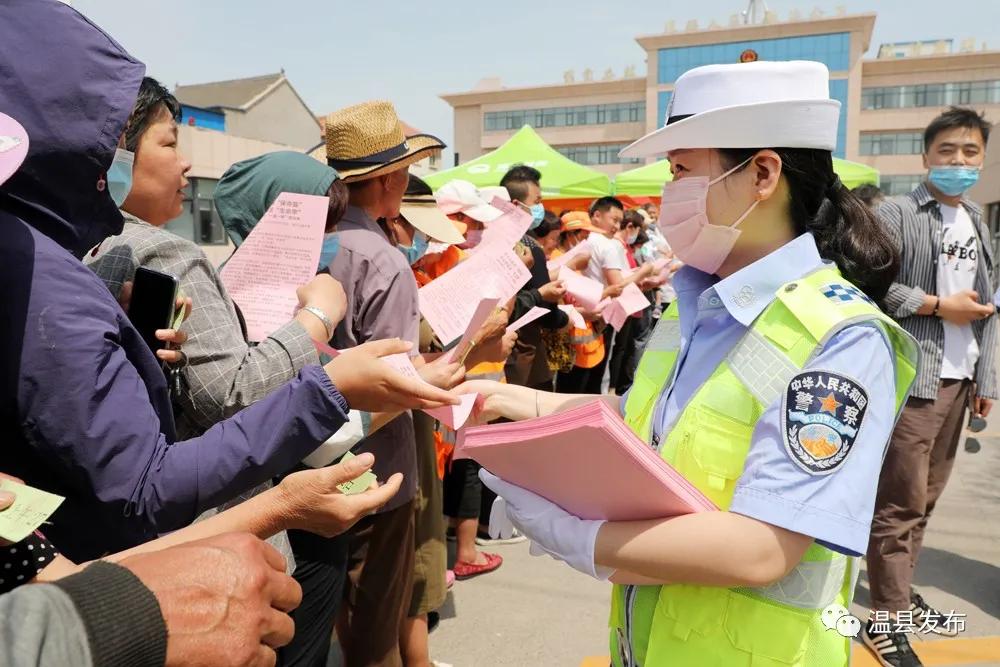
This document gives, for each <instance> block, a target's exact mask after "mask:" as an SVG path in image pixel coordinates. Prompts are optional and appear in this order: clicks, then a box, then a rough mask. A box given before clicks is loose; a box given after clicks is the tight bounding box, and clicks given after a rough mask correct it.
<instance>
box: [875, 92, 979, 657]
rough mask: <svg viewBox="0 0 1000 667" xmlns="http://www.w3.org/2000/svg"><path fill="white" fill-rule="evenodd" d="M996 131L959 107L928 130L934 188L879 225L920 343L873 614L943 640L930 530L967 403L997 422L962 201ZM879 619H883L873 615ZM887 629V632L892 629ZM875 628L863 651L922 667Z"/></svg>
mask: <svg viewBox="0 0 1000 667" xmlns="http://www.w3.org/2000/svg"><path fill="white" fill-rule="evenodd" d="M989 131H990V125H989V123H987V122H986V121H985V120H984V119H983V117H982V115H980V114H978V113H976V112H975V111H973V110H971V109H963V108H958V107H952V108H951V109H949V110H948V111H946V112H944V113H943V114H941V115H940V116H938V117H937V118H936V119H934V121H932V122H931V124H930V125H929V126H928V127H927V129H926V131H925V132H924V166H925V167H926V168H927V170H928V175H927V182H926V183H922V184H921V185H920V186H918V187H917V188H916V190H914V191H913V192H910V193H908V194H905V195H901V196H899V197H893V198H891V199H888V200H886V201H885V202H884V203H883V204H882V205H881V206H880V207H879V209H878V214H879V217H880V218H881V219H882V221H883V222H884V223H885V225H886V230H887V231H888V232H889V233H890V235H891V236H892V237H893V239H894V240H895V242H896V244H897V247H898V248H899V250H900V266H899V273H898V275H897V277H896V282H894V283H893V284H892V286H891V287H890V288H889V292H888V294H887V295H886V297H885V301H884V304H883V305H884V308H885V311H886V312H887V313H888V314H889V315H891V316H892V317H894V318H895V319H896V320H898V321H899V323H900V325H902V327H903V328H904V329H906V330H907V331H908V332H909V333H910V334H911V335H913V337H914V338H916V339H917V342H918V343H919V344H920V349H921V358H920V368H919V371H918V375H917V378H916V381H915V382H914V385H913V390H912V393H911V396H910V398H909V400H907V402H906V407H905V408H904V409H903V412H902V414H901V415H900V418H899V421H898V423H897V424H896V428H895V430H894V431H893V434H892V439H891V441H890V443H889V447H888V449H887V451H886V455H885V462H884V463H883V466H882V475H881V478H880V480H879V489H878V497H877V499H876V501H875V515H874V518H873V521H872V529H871V538H870V541H869V545H868V578H869V581H870V584H871V595H872V609H873V611H875V612H881V616H882V618H884V617H885V614H888V615H889V616H890V617H894V618H897V619H898V618H899V615H900V614H905V615H906V616H904V617H903V618H906V619H909V618H910V616H909V615H911V614H912V619H913V621H914V622H915V623H917V624H918V625H926V626H927V627H930V628H932V629H933V631H934V632H936V633H938V634H945V635H954V634H956V633H957V632H956V628H955V627H954V626H953V625H949V624H947V623H940V622H939V623H937V624H934V623H932V621H933V620H935V619H938V620H939V621H940V619H941V618H942V617H941V616H940V615H939V612H938V611H937V610H935V609H934V608H933V607H932V606H930V605H929V604H928V603H927V602H926V601H925V600H924V599H923V597H921V596H920V594H919V593H917V592H916V591H914V590H913V589H912V588H911V585H912V582H913V571H914V569H915V567H916V564H917V558H918V557H919V555H920V547H921V545H922V544H923V536H924V530H925V529H926V527H927V521H928V519H929V518H930V515H931V512H933V510H934V506H935V504H936V503H937V501H938V498H940V497H941V493H942V492H943V491H944V488H945V485H946V484H947V482H948V477H949V476H950V474H951V470H952V466H953V465H954V462H955V455H956V452H957V450H958V440H959V437H960V436H961V432H962V428H963V425H964V421H965V411H966V409H967V407H968V406H970V405H971V406H972V410H973V412H974V413H976V414H977V415H979V416H982V417H985V416H986V415H987V414H989V412H990V409H991V407H992V405H993V400H994V399H996V398H997V378H996V371H995V361H996V351H997V337H998V332H997V318H996V315H995V308H994V306H993V304H992V303H990V295H991V294H992V292H993V277H992V276H991V273H990V272H991V270H992V267H993V266H994V262H993V257H992V251H991V248H990V234H989V230H988V229H987V228H986V226H985V225H984V224H983V215H982V209H981V208H980V207H979V206H977V205H976V204H975V203H974V202H972V201H971V200H969V199H968V198H967V197H965V196H963V195H964V193H965V191H966V190H968V189H969V188H970V187H972V185H973V184H974V183H975V182H976V180H977V179H978V177H979V170H980V169H981V167H982V165H983V158H984V156H985V153H986V140H987V138H988V137H989ZM874 618H875V619H876V620H877V619H878V618H879V616H875V617H874ZM887 626H888V627H887ZM894 627H898V626H896V625H894V624H892V623H889V624H886V623H883V624H882V625H881V626H879V625H878V624H877V623H874V622H869V623H868V625H867V626H866V628H865V629H864V632H863V634H862V639H863V640H864V643H865V644H866V645H867V646H868V647H869V648H870V649H872V651H873V652H875V653H876V654H877V655H878V657H879V660H880V661H881V663H882V664H883V665H890V666H892V667H918V666H919V665H920V664H921V663H920V660H919V658H917V657H916V654H914V653H913V651H912V649H911V647H910V645H909V641H908V639H907V637H906V635H905V634H904V633H903V632H896V631H893V628H894Z"/></svg>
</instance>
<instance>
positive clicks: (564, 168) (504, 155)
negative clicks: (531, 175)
mask: <svg viewBox="0 0 1000 667" xmlns="http://www.w3.org/2000/svg"><path fill="white" fill-rule="evenodd" d="M517 164H524V165H528V166H529V167H534V168H535V169H537V170H538V171H540V172H542V196H543V197H545V199H593V198H595V197H602V196H604V195H607V194H610V193H611V179H610V178H608V176H607V174H602V173H601V172H599V171H595V170H593V169H590V168H588V167H584V166H583V165H581V164H577V163H576V162H573V161H572V160H570V159H569V158H567V157H566V156H564V155H562V154H561V153H559V151H557V150H556V149H554V148H552V146H549V145H548V144H547V143H545V140H544V139H542V138H541V137H540V136H538V133H537V132H535V130H533V129H532V128H531V127H530V126H528V125H525V126H524V127H522V128H521V129H520V130H518V131H517V133H516V134H514V136H512V137H511V138H510V139H508V140H507V141H506V142H505V143H504V144H503V145H502V146H500V147H499V148H497V149H496V150H494V151H491V152H489V153H487V154H486V155H483V156H480V157H477V158H476V159H475V160H471V161H469V162H466V163H465V164H460V165H458V166H457V167H453V168H452V169H446V170H445V171H439V172H437V173H436V174H430V175H429V176H427V177H425V178H424V181H426V182H427V185H429V186H431V188H432V189H434V190H437V189H438V188H440V187H441V186H442V185H444V184H445V183H447V182H448V181H452V180H454V179H456V178H459V179H462V180H465V181H470V182H472V183H473V184H474V185H476V186H477V187H484V186H489V185H499V184H500V179H501V178H503V175H504V174H506V173H507V170H508V169H510V168H511V167H513V166H514V165H517ZM661 185H662V183H661Z"/></svg>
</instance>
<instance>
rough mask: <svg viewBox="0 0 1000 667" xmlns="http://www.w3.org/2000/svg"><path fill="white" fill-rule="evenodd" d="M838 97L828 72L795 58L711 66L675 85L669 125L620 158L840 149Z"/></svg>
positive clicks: (689, 72)
mask: <svg viewBox="0 0 1000 667" xmlns="http://www.w3.org/2000/svg"><path fill="white" fill-rule="evenodd" d="M839 119H840V102H838V101H837V100H834V99H831V98H830V71H829V70H828V69H827V68H826V65H823V64H822V63H817V62H812V61H807V60H797V61H788V62H767V61H757V62H751V63H735V64H731V65H706V66H704V67H696V68H694V69H692V70H688V71H687V72H685V73H684V74H682V75H681V76H680V77H679V78H678V79H677V81H676V82H674V91H673V95H672V96H671V98H670V105H669V107H668V108H667V117H666V118H665V119H664V126H663V127H661V128H660V129H658V130H655V131H653V132H650V133H649V134H647V135H646V136H644V137H643V138H642V139H639V140H638V141H636V142H635V143H633V144H631V145H630V146H627V147H626V148H625V149H624V150H622V151H621V152H620V153H619V154H618V155H619V156H621V157H649V156H652V155H662V154H664V153H666V152H667V151H672V150H676V149H679V148H769V147H774V148H814V149H819V150H827V151H832V150H833V149H834V148H836V147H837V122H838V120H839Z"/></svg>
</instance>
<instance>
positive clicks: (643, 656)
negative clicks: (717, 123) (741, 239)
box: [611, 267, 918, 667]
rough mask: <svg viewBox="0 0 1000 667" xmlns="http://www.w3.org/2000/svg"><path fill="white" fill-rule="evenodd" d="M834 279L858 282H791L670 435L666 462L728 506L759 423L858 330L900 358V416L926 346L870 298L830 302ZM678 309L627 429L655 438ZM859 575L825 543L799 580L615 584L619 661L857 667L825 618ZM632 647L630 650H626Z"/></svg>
mask: <svg viewBox="0 0 1000 667" xmlns="http://www.w3.org/2000/svg"><path fill="white" fill-rule="evenodd" d="M830 283H839V284H842V285H846V284H847V282H846V281H845V280H844V279H843V278H842V277H840V275H839V273H838V272H837V271H836V270H833V269H830V268H826V267H824V268H823V269H820V270H819V271H817V272H815V273H814V274H811V275H809V276H806V277H804V278H802V279H800V280H799V281H796V282H795V283H789V284H788V285H785V286H783V287H782V289H780V290H779V291H778V294H777V297H778V298H777V299H775V300H774V301H773V302H772V303H771V304H770V305H769V306H768V308H767V309H765V311H764V312H763V313H762V314H761V315H760V316H758V318H757V319H756V320H755V321H754V323H753V324H752V325H751V327H750V329H749V330H748V332H747V334H746V335H744V337H743V338H742V339H741V340H740V341H739V342H738V343H737V344H736V346H735V347H734V348H733V350H732V351H730V352H729V354H727V356H726V359H725V360H724V362H723V363H722V364H720V366H719V367H718V368H717V369H716V370H715V371H714V372H713V373H712V375H711V376H710V377H709V378H708V380H706V382H705V384H703V385H702V386H701V387H700V388H699V389H698V390H697V391H696V392H695V394H694V395H693V396H692V397H691V399H690V401H689V403H688V405H686V406H685V407H684V410H683V411H682V412H681V414H680V415H679V416H678V417H677V419H676V421H675V422H674V424H673V426H672V428H671V431H670V432H669V433H665V434H661V436H663V439H664V440H665V442H664V444H663V448H662V450H661V455H662V456H663V457H664V458H665V459H666V460H667V461H668V462H671V463H672V464H674V466H675V467H676V468H677V469H678V470H679V471H680V472H681V473H682V474H684V475H685V476H688V477H689V481H691V482H692V483H694V484H695V485H696V486H698V487H699V488H700V489H701V490H702V491H703V492H705V493H706V494H707V495H709V497H712V498H713V500H715V501H716V504H718V505H719V506H720V507H721V508H722V509H726V508H728V506H729V502H730V500H731V498H732V493H733V490H734V488H735V484H736V481H737V480H738V479H739V477H740V476H741V475H742V471H743V468H744V465H745V461H744V460H745V457H746V453H747V451H748V450H749V446H750V443H751V440H752V435H753V429H754V426H755V423H756V420H757V419H759V415H760V414H761V413H762V412H763V410H764V409H766V408H767V407H768V406H770V405H773V404H774V403H775V402H776V401H778V400H780V399H781V398H782V395H783V392H784V391H785V388H786V387H787V383H788V382H789V380H790V379H791V377H792V376H794V374H795V373H797V372H798V369H800V368H802V367H804V366H805V365H806V364H807V363H808V362H809V361H810V360H811V359H812V357H813V356H814V355H815V354H817V353H818V352H819V351H820V350H821V349H822V348H823V346H824V345H825V344H826V342H827V341H828V340H829V338H830V337H832V336H833V335H835V334H836V333H837V332H839V331H842V330H843V329H844V328H845V327H846V326H849V325H851V324H854V323H857V322H859V321H867V322H874V323H875V324H876V326H878V327H879V329H880V330H881V331H882V333H883V334H884V335H885V337H886V340H887V341H888V342H889V343H890V346H891V348H892V349H893V350H894V352H895V355H894V363H895V375H896V378H895V379H896V397H895V398H896V402H895V407H896V412H897V415H898V413H899V411H900V410H901V408H902V406H903V404H905V401H906V398H907V396H908V393H909V388H910V386H911V384H912V382H913V379H914V377H915V375H916V360H917V356H918V351H917V348H916V345H915V341H913V339H912V337H910V336H908V335H907V334H906V333H905V332H903V331H902V330H901V329H900V328H899V326H898V325H897V324H896V323H894V322H893V321H892V320H890V319H889V318H888V317H887V316H885V315H884V314H883V313H881V312H879V311H878V310H877V309H876V308H875V307H874V306H872V305H870V304H869V303H868V302H866V301H863V300H861V299H857V300H856V301H854V302H852V303H850V304H847V305H842V304H839V303H838V304H833V303H831V302H830V301H829V299H828V298H827V297H826V296H824V294H823V288H824V286H825V285H829V284H830ZM673 306H675V304H674V305H672V307H671V308H669V309H668V310H667V312H665V313H664V315H663V317H662V318H661V320H660V322H659V323H658V324H657V327H656V328H655V329H654V332H653V334H652V336H651V338H650V342H649V345H648V346H647V348H646V353H645V354H644V355H643V358H642V359H641V360H640V364H639V368H638V369H637V371H636V383H635V385H633V389H632V393H631V394H630V395H629V398H628V401H627V403H626V407H625V410H626V414H625V419H626V422H627V423H628V424H629V425H630V426H631V427H632V428H633V429H634V430H636V432H637V433H639V435H640V436H642V437H644V438H646V439H647V441H649V440H650V439H651V438H652V426H651V425H652V419H653V414H654V413H655V411H656V405H657V402H658V400H657V399H658V398H659V397H660V396H661V395H662V393H663V392H665V391H668V387H669V386H670V384H671V381H672V376H673V374H674V373H675V366H676V360H677V356H678V354H679V348H680V340H681V335H680V322H679V318H678V313H677V310H676V307H673ZM720 415H721V416H720ZM720 419H721V420H722V421H720ZM714 443H718V445H719V447H718V449H716V450H715V451H713V449H714V448H713V444H714ZM678 457H680V458H678ZM857 572H858V567H857V559H856V558H848V557H846V556H843V555H842V554H838V553H836V552H833V551H831V550H829V549H826V548H825V547H822V546H820V545H818V544H816V543H813V544H812V545H811V546H810V547H809V548H808V549H807V551H806V553H805V555H804V556H803V558H802V560H801V561H800V562H799V563H798V564H797V565H796V566H795V568H793V570H792V571H791V572H790V573H789V574H788V575H787V576H785V577H784V578H783V579H782V580H781V581H778V582H775V583H773V584H771V585H769V586H766V587H762V588H757V589H751V588H734V589H725V588H714V587H702V586H691V585H668V586H662V587H660V586H626V587H622V586H615V591H614V593H613V595H612V619H611V620H612V633H611V639H612V643H613V645H618V646H617V647H614V646H613V648H612V651H611V655H612V659H613V662H614V664H615V665H616V666H620V665H636V664H645V667H654V666H655V665H659V664H661V663H663V662H664V661H665V660H673V661H676V664H748V665H749V664H753V665H757V664H758V662H759V663H760V665H783V666H785V665H788V666H795V667H805V666H807V665H813V664H816V665H819V664H822V665H824V666H826V665H845V664H847V660H848V656H849V650H850V649H849V644H848V642H847V641H846V640H845V639H843V638H842V637H840V636H839V635H838V636H834V634H830V633H827V632H824V628H823V626H822V624H821V622H820V618H819V615H820V612H821V610H822V609H823V608H824V607H826V606H828V605H829V604H831V603H832V602H837V603H839V604H842V605H844V606H849V604H850V600H851V597H852V595H853V590H854V583H855V582H856V579H857ZM661 609H662V610H661ZM654 612H655V613H654ZM623 639H624V641H626V642H628V644H629V645H628V646H627V647H623V646H620V644H621V641H622V640H623Z"/></svg>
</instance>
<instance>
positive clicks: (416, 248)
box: [396, 229, 431, 266]
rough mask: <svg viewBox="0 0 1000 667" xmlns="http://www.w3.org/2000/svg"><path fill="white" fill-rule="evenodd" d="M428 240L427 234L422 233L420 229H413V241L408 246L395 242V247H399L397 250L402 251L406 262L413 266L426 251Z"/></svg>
mask: <svg viewBox="0 0 1000 667" xmlns="http://www.w3.org/2000/svg"><path fill="white" fill-rule="evenodd" d="M430 242H431V240H430V238H429V237H428V236H427V234H424V233H423V232H422V231H420V230H419V229H417V230H414V233H413V243H411V244H410V245H409V246H405V245H400V244H398V243H397V244H396V247H397V248H399V252H401V253H403V256H404V257H406V261H407V263H408V264H409V265H410V266H413V265H414V264H416V263H417V262H418V261H419V260H420V258H421V257H423V256H424V255H425V254H426V253H427V246H428V245H429V244H430Z"/></svg>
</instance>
